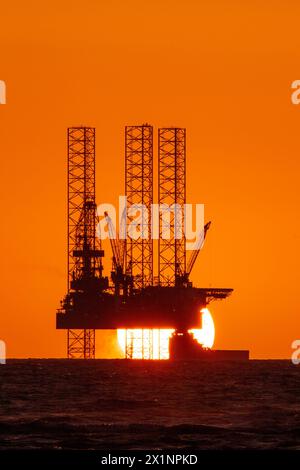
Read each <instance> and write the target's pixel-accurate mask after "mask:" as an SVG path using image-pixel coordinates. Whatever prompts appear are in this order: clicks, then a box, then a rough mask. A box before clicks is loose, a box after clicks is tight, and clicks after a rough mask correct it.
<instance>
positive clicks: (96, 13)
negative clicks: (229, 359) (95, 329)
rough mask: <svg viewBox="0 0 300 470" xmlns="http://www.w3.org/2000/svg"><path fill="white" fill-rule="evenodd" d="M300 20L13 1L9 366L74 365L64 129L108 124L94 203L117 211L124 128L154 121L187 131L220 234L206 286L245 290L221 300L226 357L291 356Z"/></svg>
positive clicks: (5, 209)
mask: <svg viewBox="0 0 300 470" xmlns="http://www.w3.org/2000/svg"><path fill="white" fill-rule="evenodd" d="M299 17H300V5H299V3H298V2H296V1H288V2H282V1H274V0H272V1H270V0H269V1H265V2H260V1H255V0H251V1H250V0H246V1H243V2H241V1H237V0H236V1H226V2H225V1H224V0H223V1H221V0H220V1H216V0H207V1H204V2H199V1H197V0H193V1H192V0H184V1H183V0H180V1H179V0H152V1H147V0H145V1H143V2H141V1H133V0H128V1H126V2H125V1H123V0H110V1H104V0H86V1H85V2H82V1H78V0H72V1H69V0H63V1H61V0H60V1H56V0H52V1H51V2H50V1H48V2H39V1H37V0H29V1H27V2H23V1H21V0H19V1H11V2H2V4H1V8H0V21H1V28H0V51H1V53H0V79H1V80H5V82H6V86H7V104H6V105H0V155H1V169H2V171H1V175H2V178H1V186H0V191H1V216H2V217H1V219H2V224H1V226H2V229H1V247H2V256H1V261H2V267H1V274H0V275H1V305H0V311H1V317H0V339H3V340H5V341H6V344H7V352H8V355H9V356H10V357H62V356H65V354H66V344H65V333H64V332H57V331H56V330H55V310H56V308H57V307H58V306H59V300H60V298H61V297H62V296H63V295H64V293H65V288H66V128H67V127H68V126H73V125H81V124H83V125H87V126H95V127H96V128H97V135H96V141H97V202H98V203H100V202H115V201H116V198H117V196H118V195H119V194H123V178H124V170H123V160H124V152H123V141H124V134H123V132H124V130H123V128H124V126H125V125H126V124H140V123H144V122H149V123H151V124H153V125H154V126H155V127H156V128H157V127H159V126H160V127H163V126H172V125H174V126H179V127H180V126H182V127H186V128H187V149H188V152H187V159H188V161H187V170H188V173H187V180H188V190H187V194H188V202H194V203H196V202H198V203H204V204H205V210H206V220H212V223H213V224H212V227H211V230H210V232H209V234H208V237H207V243H206V245H205V249H204V251H203V252H202V253H201V255H200V257H199V260H198V262H197V266H196V267H195V268H194V272H193V281H194V283H195V284H197V285H198V286H203V287H205V286H215V287H233V288H234V289H235V291H234V294H233V295H232V296H231V297H230V298H229V299H228V300H227V301H223V302H219V303H217V302H216V303H214V304H212V305H211V312H212V313H213V315H214V319H215V323H216V330H217V331H216V343H215V346H216V347H218V348H249V349H250V350H251V357H254V358H284V357H290V354H291V349H290V345H291V342H292V341H293V340H294V339H299V338H300V321H299V287H298V286H299V281H298V278H299V274H298V269H299V268H298V266H299V262H300V260H299V249H298V243H299V228H300V220H299V216H298V215H299V202H300V201H299V199H300V197H299V188H298V186H299V170H300V160H299V155H300V140H299V135H300V105H299V106H295V105H292V103H291V99H290V96H291V89H290V86H291V83H292V81H294V80H296V79H299V78H300V70H299V64H300V36H299ZM105 267H106V273H108V272H109V270H110V261H109V260H108V259H107V261H106V264H105ZM102 339H103V338H102ZM112 339H113V338H112V336H109V337H106V338H105V339H104V347H103V352H105V353H112V349H111V345H112ZM100 340H101V338H100V337H99V343H100V342H101V341H100ZM99 347H100V345H99ZM99 347H98V351H99Z"/></svg>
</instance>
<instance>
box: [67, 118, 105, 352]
mask: <svg viewBox="0 0 300 470" xmlns="http://www.w3.org/2000/svg"><path fill="white" fill-rule="evenodd" d="M95 232H96V201H95V129H94V128H90V127H72V128H69V129H68V292H69V291H70V290H71V289H72V283H74V282H76V281H78V280H80V279H83V278H84V277H90V276H95V275H99V273H100V274H101V269H102V264H101V260H100V261H99V258H96V254H97V246H96V245H97V243H98V241H96V233H95ZM91 253H94V255H91ZM96 271H97V273H96ZM67 355H68V358H90V359H91V358H94V357H95V330H93V329H84V330H68V336H67Z"/></svg>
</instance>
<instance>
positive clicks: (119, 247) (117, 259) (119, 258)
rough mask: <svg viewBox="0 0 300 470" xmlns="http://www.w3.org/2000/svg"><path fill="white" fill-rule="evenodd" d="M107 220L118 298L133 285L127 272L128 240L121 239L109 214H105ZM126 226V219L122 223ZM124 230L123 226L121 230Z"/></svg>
mask: <svg viewBox="0 0 300 470" xmlns="http://www.w3.org/2000/svg"><path fill="white" fill-rule="evenodd" d="M104 216H105V220H106V223H107V227H108V234H109V240H110V246H111V250H112V255H113V256H112V271H111V279H112V281H113V284H114V293H115V295H116V296H119V295H120V291H121V289H122V290H123V294H124V295H127V294H128V287H130V285H131V282H130V280H131V277H130V275H129V273H128V272H127V271H126V266H125V253H126V251H125V248H126V240H125V239H124V240H121V239H120V237H119V233H118V232H117V230H116V229H115V227H114V224H113V221H112V220H111V218H110V216H109V215H108V212H107V211H105V212H104ZM121 223H122V224H124V218H122V221H121ZM122 229H123V227H122V225H121V230H122Z"/></svg>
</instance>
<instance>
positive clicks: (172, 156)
mask: <svg viewBox="0 0 300 470" xmlns="http://www.w3.org/2000/svg"><path fill="white" fill-rule="evenodd" d="M185 137H186V132H185V129H181V128H163V129H159V131H158V160H159V167H158V202H159V204H160V217H159V243H158V247H159V248H158V250H159V254H158V270H159V284H160V285H161V286H175V285H177V284H179V283H180V281H181V280H182V279H183V276H184V273H185V271H186V249H185V236H184V205H185V203H186V144H185Z"/></svg>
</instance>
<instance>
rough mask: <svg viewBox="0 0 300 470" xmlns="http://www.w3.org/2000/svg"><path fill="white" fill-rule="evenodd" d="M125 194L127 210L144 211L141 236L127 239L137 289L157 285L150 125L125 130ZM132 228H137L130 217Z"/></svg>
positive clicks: (141, 219)
mask: <svg viewBox="0 0 300 470" xmlns="http://www.w3.org/2000/svg"><path fill="white" fill-rule="evenodd" d="M125 166H126V167H125V194H126V196H127V207H128V208H130V207H131V206H133V205H134V206H135V208H136V209H138V208H140V217H139V220H136V225H139V226H140V227H141V235H142V236H141V237H139V238H138V239H133V238H127V243H126V266H127V272H128V273H129V274H130V275H131V276H132V277H133V286H134V288H135V289H141V288H143V287H146V286H149V285H152V283H153V242H152V237H151V204H152V203H153V128H152V126H149V125H148V124H145V125H142V126H127V127H126V128H125ZM126 224H127V233H128V227H129V225H131V226H132V227H133V226H134V222H133V220H132V217H130V216H127V222H126Z"/></svg>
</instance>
